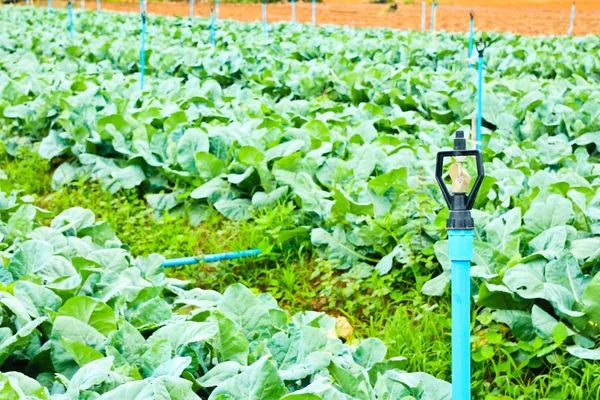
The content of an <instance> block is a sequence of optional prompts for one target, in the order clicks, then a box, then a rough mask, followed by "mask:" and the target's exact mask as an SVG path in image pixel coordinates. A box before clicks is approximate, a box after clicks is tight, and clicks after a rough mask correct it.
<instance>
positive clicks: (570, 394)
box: [0, 148, 600, 400]
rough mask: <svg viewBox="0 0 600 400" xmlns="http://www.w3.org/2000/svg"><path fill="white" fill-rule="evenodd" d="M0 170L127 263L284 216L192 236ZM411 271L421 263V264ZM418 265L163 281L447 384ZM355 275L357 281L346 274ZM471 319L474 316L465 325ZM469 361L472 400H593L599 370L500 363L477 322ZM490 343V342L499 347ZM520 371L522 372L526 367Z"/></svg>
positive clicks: (285, 265)
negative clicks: (79, 218) (333, 319)
mask: <svg viewBox="0 0 600 400" xmlns="http://www.w3.org/2000/svg"><path fill="white" fill-rule="evenodd" d="M0 168H1V169H3V170H4V172H5V173H6V174H7V175H8V177H9V180H11V181H12V182H13V186H14V188H15V189H19V190H23V192H24V193H29V194H34V195H36V203H37V205H39V206H40V207H43V208H45V209H47V210H49V211H51V212H53V213H54V214H58V213H60V212H61V211H63V210H64V209H66V208H69V207H74V206H80V207H86V208H90V209H91V210H93V211H94V212H95V213H96V216H97V218H98V219H102V220H105V221H108V222H109V223H110V224H111V226H112V227H113V229H114V230H115V231H116V232H117V234H118V236H119V237H120V238H121V240H122V241H123V242H124V243H127V244H128V245H130V247H131V251H132V253H133V254H134V255H136V256H137V255H148V254H150V253H159V254H163V255H164V256H165V257H179V256H187V255H200V254H209V253H217V252H221V251H227V250H240V249H246V248H251V247H254V246H256V245H258V244H259V243H260V242H261V241H263V240H264V239H265V237H269V235H270V234H271V232H272V229H274V228H276V227H279V226H286V224H289V223H290V222H289V221H290V219H291V218H290V217H291V215H292V213H293V206H292V205H290V204H282V205H280V206H279V207H277V208H274V209H272V210H269V211H267V212H265V213H263V214H261V215H259V216H257V218H256V219H255V220H253V221H250V222H232V221H227V220H224V219H223V218H221V217H219V216H218V215H216V214H215V215H214V216H213V217H211V218H210V219H209V220H208V221H206V222H205V223H203V224H201V225H200V226H198V227H192V226H190V224H189V223H188V221H187V219H185V218H180V217H176V216H169V215H165V216H161V217H157V216H156V215H155V214H154V212H153V211H152V210H150V209H149V208H148V207H147V204H146V202H145V200H144V199H143V196H142V195H141V194H140V193H139V192H138V191H137V190H129V191H120V192H118V193H116V194H110V193H108V192H105V191H103V190H102V189H101V188H100V186H99V185H98V184H96V183H90V182H83V181H82V182H79V183H76V184H73V185H70V186H68V187H65V188H63V189H61V190H59V191H53V190H52V187H51V170H52V166H51V165H50V164H49V163H48V162H47V161H45V160H42V159H40V158H39V157H38V156H37V155H35V154H34V153H31V152H25V153H23V154H22V155H20V156H19V157H17V158H10V157H9V156H7V155H6V152H5V151H3V149H1V148H0ZM419 262H420V263H427V262H431V258H430V257H429V258H428V257H424V259H423V260H420V261H419ZM420 268H421V267H420V264H419V265H414V266H412V267H408V268H405V269H403V270H394V271H393V272H392V273H391V274H389V275H387V276H385V277H379V276H377V275H376V274H373V275H371V276H367V277H361V280H360V282H361V283H360V285H359V283H358V282H359V280H358V276H353V275H351V274H341V273H340V272H338V271H336V270H334V269H332V268H330V267H328V264H327V262H325V261H322V260H320V259H319V258H318V257H317V256H316V255H315V254H313V253H312V251H311V250H310V248H308V247H302V246H298V247H294V248H289V249H286V250H285V251H283V252H281V253H275V254H272V255H267V256H264V257H259V258H256V259H250V260H235V261H228V262H220V263H215V264H206V265H196V266H189V267H184V268H177V269H173V270H172V271H171V274H172V275H173V276H175V277H178V278H183V279H189V280H191V281H192V282H193V283H194V285H196V286H199V287H203V288H211V289H215V290H220V291H222V290H223V289H224V288H226V287H227V286H229V285H230V284H232V283H234V282H241V283H243V284H245V285H246V286H248V287H252V288H256V289H258V290H261V291H268V292H269V293H271V294H272V295H273V296H275V298H276V299H277V300H278V301H279V302H280V304H281V305H282V306H283V307H284V308H286V309H288V310H289V311H290V312H291V313H294V312H296V311H301V310H307V309H317V310H323V311H326V312H328V313H330V314H332V315H336V316H345V317H346V318H347V319H348V321H349V323H350V324H351V325H352V326H353V328H354V335H353V336H352V337H350V340H352V339H353V337H358V338H360V337H379V338H381V339H382V340H384V341H385V342H386V343H387V344H388V346H389V353H390V354H389V355H390V356H404V357H406V358H407V359H408V366H407V369H408V370H409V371H423V372H427V373H429V374H432V375H434V376H436V377H438V378H441V379H446V380H450V379H451V375H450V369H451V365H450V359H451V352H450V337H451V336H450V334H451V321H450V306H449V298H448V297H441V298H432V297H427V296H423V295H421V294H420V291H419V290H418V289H417V286H418V282H422V281H423V280H424V277H421V276H419V271H420ZM356 273H357V274H358V273H359V272H356ZM475 315H477V313H476V310H474V313H473V317H475ZM473 332H474V333H473V337H474V340H473V342H474V343H473V346H474V353H477V354H481V353H482V349H485V351H486V354H487V356H486V357H487V358H485V359H483V360H482V361H479V362H475V361H474V362H473V398H475V399H485V400H505V399H519V400H521V399H523V400H525V399H574V400H588V399H598V398H600V365H598V363H590V362H584V361H579V362H578V365H576V366H575V367H570V366H568V363H567V361H566V360H567V359H566V355H560V354H559V355H556V356H555V357H553V360H552V361H553V362H554V365H553V366H552V367H551V368H550V367H549V366H548V365H549V364H548V363H545V364H541V365H540V366H539V367H538V368H533V367H531V365H533V364H532V362H531V361H530V360H513V359H512V358H511V356H510V355H509V354H508V350H509V349H510V348H511V346H513V347H514V346H516V344H515V341H511V340H510V339H511V337H510V332H509V331H508V330H507V328H506V327H503V326H500V325H498V324H494V323H491V322H489V321H488V320H486V316H485V313H484V314H480V315H479V319H478V321H477V322H476V323H474V325H473ZM499 339H500V340H499ZM528 364H529V365H528Z"/></svg>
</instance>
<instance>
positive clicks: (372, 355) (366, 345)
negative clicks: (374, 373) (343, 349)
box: [353, 338, 387, 369]
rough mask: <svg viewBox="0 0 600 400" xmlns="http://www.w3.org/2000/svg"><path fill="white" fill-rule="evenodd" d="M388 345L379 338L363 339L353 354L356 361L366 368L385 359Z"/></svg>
mask: <svg viewBox="0 0 600 400" xmlns="http://www.w3.org/2000/svg"><path fill="white" fill-rule="evenodd" d="M386 353H387V347H386V346H385V344H384V343H383V342H382V341H381V340H379V339H377V338H368V339H365V340H363V341H362V342H361V343H360V345H358V348H357V349H356V352H355V353H354V354H353V358H354V361H356V363H357V364H359V365H361V366H363V367H364V368H366V369H371V367H373V365H375V364H376V363H379V362H382V361H383V360H384V359H385V355H386Z"/></svg>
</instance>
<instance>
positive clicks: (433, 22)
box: [429, 1, 437, 33]
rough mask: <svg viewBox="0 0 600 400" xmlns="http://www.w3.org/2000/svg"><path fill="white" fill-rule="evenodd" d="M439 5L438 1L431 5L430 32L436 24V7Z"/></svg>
mask: <svg viewBox="0 0 600 400" xmlns="http://www.w3.org/2000/svg"><path fill="white" fill-rule="evenodd" d="M436 7H437V4H436V2H435V1H434V2H433V4H432V5H431V23H430V24H429V32H431V33H433V26H434V25H435V8H436Z"/></svg>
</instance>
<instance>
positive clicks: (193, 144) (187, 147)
mask: <svg viewBox="0 0 600 400" xmlns="http://www.w3.org/2000/svg"><path fill="white" fill-rule="evenodd" d="M208 149H209V144H208V135H207V134H206V133H205V132H203V131H202V130H200V129H197V128H191V129H187V130H186V131H185V133H184V134H183V136H182V137H181V139H179V142H178V143H177V162H178V163H179V165H180V166H181V168H182V169H183V170H184V171H187V172H189V173H194V172H196V171H197V169H196V153H207V152H208Z"/></svg>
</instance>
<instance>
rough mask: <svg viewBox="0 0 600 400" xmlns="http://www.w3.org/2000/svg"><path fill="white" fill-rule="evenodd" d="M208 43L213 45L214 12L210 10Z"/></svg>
mask: <svg viewBox="0 0 600 400" xmlns="http://www.w3.org/2000/svg"><path fill="white" fill-rule="evenodd" d="M210 44H212V45H213V46H214V45H215V13H214V11H212V10H211V11H210Z"/></svg>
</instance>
